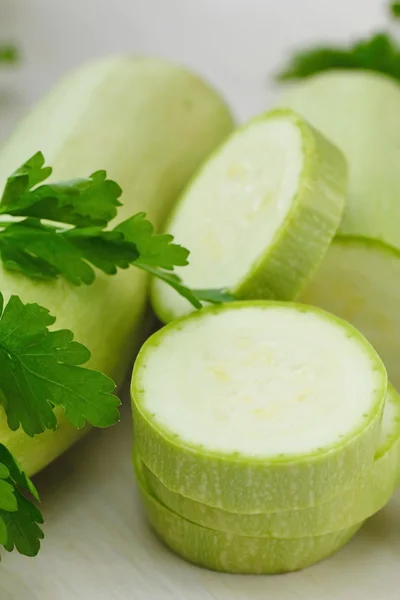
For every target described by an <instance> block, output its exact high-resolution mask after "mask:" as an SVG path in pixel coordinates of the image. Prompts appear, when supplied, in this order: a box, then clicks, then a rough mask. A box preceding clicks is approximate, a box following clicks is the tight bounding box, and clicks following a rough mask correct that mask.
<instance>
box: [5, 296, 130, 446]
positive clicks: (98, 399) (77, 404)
mask: <svg viewBox="0 0 400 600" xmlns="http://www.w3.org/2000/svg"><path fill="white" fill-rule="evenodd" d="M0 313H1V318H0V372H1V378H0V392H1V393H0V403H1V404H3V406H4V409H5V411H6V414H7V421H8V426H9V427H10V429H12V430H16V429H18V428H19V427H20V426H21V427H22V428H23V430H24V431H25V432H26V433H27V434H28V435H31V436H33V435H35V434H37V433H41V432H42V431H44V430H45V429H56V426H57V419H56V416H55V415H54V412H53V408H54V407H55V406H62V407H63V409H64V411H65V415H66V417H67V419H68V420H69V421H70V422H71V423H72V424H73V425H74V426H75V427H78V428H80V427H83V426H84V425H85V423H86V422H89V423H91V424H92V425H94V426H96V427H108V426H110V425H113V424H114V423H116V422H117V421H118V419H119V412H118V408H117V407H118V406H119V404H120V402H119V400H118V398H117V397H116V396H114V395H113V394H112V392H113V390H114V388H115V385H114V383H113V381H112V380H111V379H109V378H108V377H106V376H105V375H103V374H102V373H100V372H98V371H93V370H91V369H86V368H84V367H82V366H80V365H82V364H84V363H85V362H87V361H88V359H89V358H90V352H89V350H88V349H87V348H86V347H85V346H83V345H81V344H79V343H78V342H75V341H74V340H73V334H72V332H71V331H69V330H58V331H49V329H48V327H49V326H51V325H52V324H53V323H54V322H55V318H54V317H52V316H51V315H50V314H49V312H48V311H47V310H46V309H45V308H43V307H42V306H39V305H38V304H23V303H22V302H21V300H20V299H19V298H18V297H17V296H12V297H11V298H10V300H9V302H8V303H7V305H6V307H5V308H4V310H3V298H2V296H1V294H0Z"/></svg>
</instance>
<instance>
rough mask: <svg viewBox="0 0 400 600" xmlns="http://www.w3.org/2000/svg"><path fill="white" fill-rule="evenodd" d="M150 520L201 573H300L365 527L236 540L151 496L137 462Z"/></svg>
mask: <svg viewBox="0 0 400 600" xmlns="http://www.w3.org/2000/svg"><path fill="white" fill-rule="evenodd" d="M135 470H136V478H137V481H138V484H139V491H140V495H141V497H142V500H143V504H144V507H145V511H146V514H147V517H148V519H149V521H150V523H151V525H152V527H153V529H154V531H155V532H156V534H157V535H158V537H159V538H160V539H161V540H162V541H163V542H164V543H165V544H166V545H167V546H168V547H169V548H171V549H172V550H173V551H174V552H176V554H178V555H179V556H181V557H182V558H184V559H185V560H188V561H189V562H192V563H194V564H196V565H199V566H201V567H205V568H207V569H212V570H214V571H222V572H228V573H253V574H261V573H264V574H274V573H285V572H289V571H297V570H299V569H304V568H305V567H309V566H311V565H313V564H315V563H316V562H318V561H320V560H323V559H324V558H327V557H328V556H330V555H332V554H333V553H334V552H336V551H337V550H339V549H340V548H341V547H342V546H343V545H344V544H346V543H347V542H348V541H349V540H350V539H351V538H352V536H353V535H354V534H355V533H356V532H357V530H358V529H359V528H360V527H361V523H360V524H357V525H353V527H350V528H349V529H345V530H342V531H336V532H334V533H331V534H328V535H323V536H318V537H305V538H297V539H296V538H295V539H279V538H265V537H264V538H257V537H245V536H236V535H232V534H230V533H224V532H220V531H214V530H212V529H207V528H205V527H200V526H199V525H196V524H195V523H192V522H191V521H188V520H186V519H184V518H183V517H181V516H179V515H177V514H176V513H174V512H172V511H171V510H169V509H168V508H166V507H165V506H164V505H163V504H161V503H160V502H159V501H158V500H157V499H156V498H155V497H154V495H153V494H152V493H151V490H150V489H149V487H148V486H147V484H146V480H145V479H144V477H143V473H142V471H141V461H140V460H136V461H135Z"/></svg>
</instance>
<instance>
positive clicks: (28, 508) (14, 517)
mask: <svg viewBox="0 0 400 600" xmlns="http://www.w3.org/2000/svg"><path fill="white" fill-rule="evenodd" d="M32 499H35V500H37V501H39V496H38V493H37V491H36V488H35V486H34V485H33V483H32V482H31V480H30V479H29V477H27V475H26V474H25V473H24V472H23V471H22V469H21V468H20V466H19V465H18V463H17V461H16V460H15V458H14V457H13V456H12V454H11V453H10V452H9V450H7V448H6V447H5V446H4V445H3V444H0V544H1V545H3V546H4V548H5V549H6V550H8V551H9V552H11V551H12V550H13V549H14V548H16V549H17V550H18V552H20V553H21V554H25V555H26V556H36V554H37V553H38V551H39V549H40V540H41V539H43V531H42V530H41V529H40V527H39V524H42V523H43V517H42V515H41V512H40V510H39V509H38V508H37V507H36V506H35V505H34V503H33V501H32Z"/></svg>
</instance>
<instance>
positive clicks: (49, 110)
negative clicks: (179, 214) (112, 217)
mask: <svg viewBox="0 0 400 600" xmlns="http://www.w3.org/2000/svg"><path fill="white" fill-rule="evenodd" d="M232 127H233V124H232V120H231V117H230V113H229V110H228V108H227V107H226V106H225V105H224V103H223V102H222V100H221V99H220V97H219V96H218V95H217V94H216V93H215V92H214V91H213V90H212V89H211V88H210V87H209V86H208V85H207V84H205V83H204V82H203V81H201V80H200V79H199V78H198V77H196V76H195V75H193V74H191V73H190V72H188V71H186V70H185V69H183V68H180V67H178V66H176V65H173V64H170V63H168V62H165V61H163V60H156V59H147V58H137V59H136V58H133V57H130V56H120V57H112V58H105V59H101V60H98V61H94V62H93V63H89V64H87V65H84V66H83V67H80V68H79V69H77V70H76V71H73V72H72V73H71V74H69V75H68V76H67V77H65V78H64V79H63V80H62V81H61V82H60V83H59V84H58V85H57V86H56V87H55V88H54V89H53V90H51V92H50V93H49V94H48V95H47V96H46V97H45V98H44V99H43V100H42V101H41V102H39V104H38V105H37V106H36V107H34V108H33V110H32V111H31V112H29V113H28V114H27V116H26V117H25V118H24V119H23V121H22V122H21V123H20V125H19V126H18V127H17V128H16V130H15V132H14V133H13V134H12V135H11V137H10V138H9V140H7V141H6V142H5V143H4V144H3V145H2V148H1V151H0V189H2V187H3V185H4V183H5V180H6V178H7V177H8V176H10V175H11V174H12V172H13V171H14V170H15V169H16V168H18V167H19V166H20V165H21V164H23V163H24V162H25V161H26V160H27V159H29V158H30V157H31V156H32V155H33V154H35V153H36V152H38V151H42V152H43V154H44V156H45V159H46V162H47V164H49V165H50V166H52V167H53V174H52V177H51V181H60V180H64V179H71V178H72V179H75V178H77V177H89V175H91V174H92V173H93V172H94V171H97V170H99V169H104V170H106V171H107V175H108V177H109V178H110V179H114V180H115V181H117V182H118V184H119V185H120V186H121V187H122V189H123V195H122V197H121V201H122V203H123V206H122V207H121V208H120V210H119V212H118V217H119V219H123V218H128V217H130V216H132V215H133V214H135V213H137V212H142V211H143V212H146V213H147V214H148V216H149V218H150V219H151V220H152V222H153V224H154V226H155V227H156V228H157V229H159V228H160V226H161V224H162V223H163V220H164V218H165V216H166V215H167V213H168V211H169V210H170V208H171V206H172V204H173V202H174V201H175V200H176V197H177V195H178V194H179V193H180V191H181V190H182V189H183V187H184V186H185V185H186V183H187V181H188V180H189V179H190V178H191V176H192V174H193V172H194V171H195V169H196V168H197V167H198V165H199V164H200V163H201V162H202V161H203V160H204V159H205V157H206V156H207V155H208V154H209V152H210V151H211V150H213V149H214V148H215V147H216V146H217V144H219V143H220V142H221V141H222V140H223V139H224V138H225V137H226V136H227V135H228V133H229V132H230V131H231V130H232ZM0 281H1V292H2V294H3V295H4V297H5V300H8V298H9V297H10V295H11V294H17V295H18V296H20V298H21V300H22V301H23V302H37V303H39V304H41V305H42V306H44V307H46V308H47V309H48V310H49V311H50V313H51V314H52V315H54V316H55V317H56V319H57V321H56V327H57V328H58V329H64V328H65V329H70V330H72V331H73V333H74V335H75V339H76V340H77V341H79V342H81V343H83V344H85V345H86V346H87V347H88V348H89V349H90V351H91V355H92V358H91V361H90V363H89V364H88V366H89V367H92V368H94V369H98V370H100V371H103V372H104V373H105V374H107V375H108V376H110V377H112V378H113V379H114V380H115V381H116V383H117V384H121V383H122V381H123V380H124V378H125V374H126V371H127V368H128V367H129V366H130V364H131V361H132V359H133V356H134V352H135V350H136V349H137V346H138V342H139V341H141V337H142V327H143V322H144V317H145V309H146V304H147V284H148V279H147V276H146V274H145V273H144V272H143V271H140V270H139V269H137V268H135V267H132V268H130V269H128V270H126V271H123V272H121V271H120V272H119V273H118V275H115V276H108V275H105V274H103V273H97V275H96V280H95V282H94V283H93V284H92V285H90V286H86V285H82V286H80V287H75V286H73V285H71V284H69V283H68V282H66V281H64V280H63V279H59V280H57V281H54V282H45V283H44V282H36V281H32V280H30V279H28V278H26V277H23V276H21V275H16V274H12V273H10V272H8V271H5V270H3V267H2V266H1V265H0ZM57 413H58V420H59V430H58V431H56V432H46V433H45V434H43V435H42V436H37V437H35V438H30V437H28V436H27V435H26V434H24V432H23V431H22V429H19V430H17V431H15V432H11V431H10V430H9V428H8V427H7V422H6V417H5V414H4V412H3V411H0V442H3V443H5V444H6V445H7V447H8V448H9V450H10V451H12V452H13V453H14V454H15V455H16V456H17V458H18V459H19V461H20V463H21V466H22V467H23V468H24V470H25V471H26V472H27V474H28V475H32V474H33V473H35V472H37V471H38V470H40V469H42V468H43V467H45V466H46V465H47V464H48V463H49V462H51V461H52V460H53V459H54V458H56V457H57V456H58V455H59V454H61V453H62V452H63V451H64V450H66V448H68V446H70V445H71V444H72V443H73V442H75V441H76V440H77V439H79V437H81V436H82V434H83V431H82V430H80V431H79V430H77V429H76V428H75V427H73V426H72V425H70V424H69V423H68V422H67V420H66V419H65V417H64V414H63V412H62V411H57Z"/></svg>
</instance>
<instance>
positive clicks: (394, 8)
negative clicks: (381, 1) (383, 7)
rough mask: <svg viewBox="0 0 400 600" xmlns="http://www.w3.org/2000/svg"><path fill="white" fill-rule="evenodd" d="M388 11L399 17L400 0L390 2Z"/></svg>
mask: <svg viewBox="0 0 400 600" xmlns="http://www.w3.org/2000/svg"><path fill="white" fill-rule="evenodd" d="M390 12H391V13H392V16H393V17H395V18H399V17H400V2H392V4H391V5H390Z"/></svg>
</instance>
